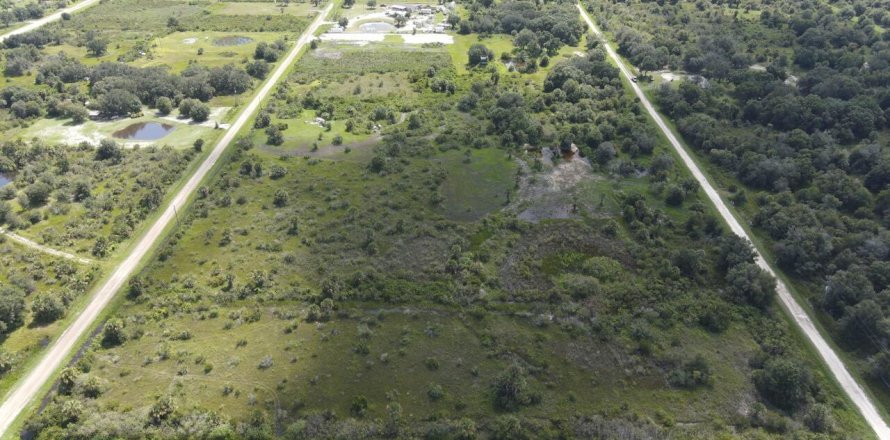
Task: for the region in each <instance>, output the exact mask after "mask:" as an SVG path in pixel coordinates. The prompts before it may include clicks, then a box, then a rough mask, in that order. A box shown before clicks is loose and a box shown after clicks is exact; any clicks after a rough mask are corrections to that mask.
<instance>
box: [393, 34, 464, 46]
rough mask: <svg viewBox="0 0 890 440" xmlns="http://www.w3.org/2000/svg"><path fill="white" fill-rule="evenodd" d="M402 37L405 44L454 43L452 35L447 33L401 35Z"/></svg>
mask: <svg viewBox="0 0 890 440" xmlns="http://www.w3.org/2000/svg"><path fill="white" fill-rule="evenodd" d="M402 39H404V40H405V43H407V44H427V43H442V44H454V37H452V36H451V35H447V34H414V35H402Z"/></svg>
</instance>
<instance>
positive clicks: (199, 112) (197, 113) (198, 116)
mask: <svg viewBox="0 0 890 440" xmlns="http://www.w3.org/2000/svg"><path fill="white" fill-rule="evenodd" d="M189 116H190V117H191V118H192V120H193V121H195V122H204V121H206V120H207V119H209V118H210V107H209V106H207V104H204V103H203V102H198V103H197V104H195V105H194V106H192V108H191V110H190V111H189Z"/></svg>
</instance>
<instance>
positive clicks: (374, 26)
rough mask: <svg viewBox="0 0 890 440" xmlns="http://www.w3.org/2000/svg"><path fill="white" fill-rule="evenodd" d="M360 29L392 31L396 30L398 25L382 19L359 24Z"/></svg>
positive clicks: (363, 30) (365, 30) (364, 30)
mask: <svg viewBox="0 0 890 440" xmlns="http://www.w3.org/2000/svg"><path fill="white" fill-rule="evenodd" d="M358 28H359V30H361V31H362V32H392V31H395V30H396V27H395V26H393V25H391V24H389V23H385V22H382V21H375V22H371V23H364V24H361V25H359V27H358Z"/></svg>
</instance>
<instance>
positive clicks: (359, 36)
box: [319, 32, 454, 44]
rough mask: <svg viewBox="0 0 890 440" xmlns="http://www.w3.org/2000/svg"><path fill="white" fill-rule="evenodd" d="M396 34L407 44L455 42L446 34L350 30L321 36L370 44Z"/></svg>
mask: <svg viewBox="0 0 890 440" xmlns="http://www.w3.org/2000/svg"><path fill="white" fill-rule="evenodd" d="M389 35H394V36H398V37H402V41H404V42H405V44H427V43H441V44H454V37H452V36H451V35H446V34H415V35H411V34H381V33H371V32H349V33H334V34H331V33H327V34H322V35H321V36H320V37H319V38H320V39H321V41H331V42H350V43H358V44H368V43H380V42H382V41H383V40H384V39H386V37H387V36H389Z"/></svg>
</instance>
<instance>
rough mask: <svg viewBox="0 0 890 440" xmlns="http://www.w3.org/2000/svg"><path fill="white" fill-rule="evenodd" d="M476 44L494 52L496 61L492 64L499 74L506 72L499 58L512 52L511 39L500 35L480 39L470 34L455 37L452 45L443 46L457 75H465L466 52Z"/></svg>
mask: <svg viewBox="0 0 890 440" xmlns="http://www.w3.org/2000/svg"><path fill="white" fill-rule="evenodd" d="M476 43H481V44H483V45H485V47H487V48H489V49H490V50H491V51H492V52H494V57H495V59H496V60H495V61H492V62H493V63H494V64H495V65H497V66H498V71H500V72H501V73H506V72H507V67H506V66H504V64H503V63H501V62H500V56H501V54H502V53H504V52H512V51H513V39H512V38H510V36H508V35H500V34H496V35H492V36H490V37H487V38H480V37H479V36H478V35H475V34H471V35H455V36H454V44H449V45H446V46H445V48H446V49H447V50H448V53H449V54H450V55H451V62H452V63H453V64H454V68H455V70H457V73H458V74H460V75H462V74H466V73H467V63H468V58H467V52H468V51H469V50H470V46H472V45H474V44H476Z"/></svg>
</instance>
